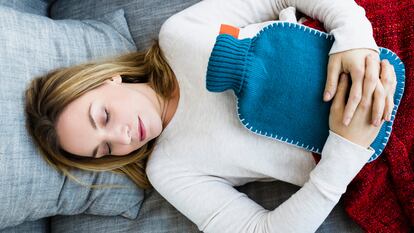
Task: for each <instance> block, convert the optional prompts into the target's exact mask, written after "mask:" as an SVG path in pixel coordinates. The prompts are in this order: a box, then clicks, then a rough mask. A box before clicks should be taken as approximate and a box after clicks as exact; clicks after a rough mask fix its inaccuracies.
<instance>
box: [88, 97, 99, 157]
mask: <svg viewBox="0 0 414 233" xmlns="http://www.w3.org/2000/svg"><path fill="white" fill-rule="evenodd" d="M91 109H92V103H91V104H90V105H89V110H88V115H89V121H90V122H91V125H92V127H93V128H94V129H95V130H96V123H95V121H94V119H93V118H92V114H91ZM98 148H99V145H98V146H97V147H95V149H93V152H92V157H93V158H96V156H97V155H98Z"/></svg>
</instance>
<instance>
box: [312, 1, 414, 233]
mask: <svg viewBox="0 0 414 233" xmlns="http://www.w3.org/2000/svg"><path fill="white" fill-rule="evenodd" d="M357 2H358V4H360V5H361V6H363V7H364V8H365V9H366V12H367V17H368V18H369V20H370V21H371V22H372V25H373V31H374V37H375V40H376V41H377V43H378V45H380V46H383V47H387V48H389V49H391V50H392V51H394V52H395V53H396V54H397V55H398V56H399V57H400V58H401V60H402V61H403V62H404V64H405V67H406V83H405V91H404V97H403V99H402V100H401V104H400V107H399V108H398V114H397V117H396V119H395V122H394V126H393V131H392V132H393V133H392V134H391V136H390V139H389V142H388V145H387V147H386V148H385V151H384V154H383V155H382V156H381V157H380V158H379V159H377V160H375V161H374V162H372V163H370V164H368V165H367V166H365V167H364V168H363V169H362V170H361V172H360V173H359V174H358V176H357V177H356V178H355V179H354V180H353V182H352V183H351V184H350V185H349V187H348V190H347V192H346V194H345V208H346V211H347V213H348V214H349V216H350V217H351V218H353V219H354V220H355V221H356V222H357V223H358V224H359V225H360V226H361V227H362V228H363V229H364V230H365V231H367V232H386V233H394V232H412V229H414V117H413V116H414V69H413V67H414V43H413V41H414V24H413V20H412V16H413V15H414V2H413V1H398V0H392V1H386V0H379V1H373V0H357ZM306 24H307V25H309V26H312V27H315V28H319V29H321V26H322V24H320V23H318V22H317V21H316V20H312V21H308V22H307V23H306Z"/></svg>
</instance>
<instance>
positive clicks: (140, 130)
mask: <svg viewBox="0 0 414 233" xmlns="http://www.w3.org/2000/svg"><path fill="white" fill-rule="evenodd" d="M138 124H139V128H138V134H139V135H138V136H139V141H141V142H142V141H144V140H145V137H146V132H145V126H144V124H143V123H142V121H141V118H139V117H138Z"/></svg>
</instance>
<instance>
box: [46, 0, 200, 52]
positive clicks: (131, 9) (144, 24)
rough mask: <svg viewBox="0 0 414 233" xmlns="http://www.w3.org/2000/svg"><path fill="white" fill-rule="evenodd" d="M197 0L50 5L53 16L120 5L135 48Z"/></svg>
mask: <svg viewBox="0 0 414 233" xmlns="http://www.w3.org/2000/svg"><path fill="white" fill-rule="evenodd" d="M199 1H200V0H168V1H165V0H111V1H96V0H83V1H79V0H56V1H55V2H54V3H53V4H52V5H51V7H50V17H51V18H53V19H90V18H94V17H98V16H101V15H103V14H105V13H108V12H112V11H113V10H115V9H121V8H122V9H124V10H125V17H126V19H127V22H128V25H129V30H130V32H131V35H132V37H133V38H134V41H135V44H136V46H137V49H138V50H142V49H145V48H147V47H148V46H149V45H150V43H151V40H152V39H154V38H157V37H158V32H159V29H160V27H161V25H162V23H163V22H164V21H165V20H166V19H167V18H168V17H170V16H171V15H173V14H174V13H176V12H178V11H181V10H183V9H185V8H187V7H189V6H191V5H193V4H194V3H197V2H199Z"/></svg>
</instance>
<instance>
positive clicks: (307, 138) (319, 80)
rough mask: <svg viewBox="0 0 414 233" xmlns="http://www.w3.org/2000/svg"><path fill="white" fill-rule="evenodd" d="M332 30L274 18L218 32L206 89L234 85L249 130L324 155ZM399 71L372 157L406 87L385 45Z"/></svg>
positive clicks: (382, 50)
mask: <svg viewBox="0 0 414 233" xmlns="http://www.w3.org/2000/svg"><path fill="white" fill-rule="evenodd" d="M333 42H334V37H333V36H332V35H330V34H327V33H324V32H321V31H318V30H315V29H312V28H310V27H307V26H304V25H300V24H295V23H289V22H275V23H274V24H271V25H269V26H267V27H265V28H264V29H262V30H261V31H260V32H259V33H258V34H257V35H256V36H255V37H253V38H247V39H241V40H239V39H237V38H235V37H233V36H231V35H228V34H220V35H218V36H217V40H216V43H215V45H214V48H213V50H212V53H211V56H210V59H209V63H208V69H207V78H206V82H207V89H208V90H209V91H212V92H223V91H225V90H228V89H232V90H233V91H234V93H235V94H236V96H237V110H238V115H239V118H240V121H241V123H242V124H243V125H244V126H245V127H246V128H247V129H249V130H250V131H252V132H254V133H256V134H259V135H263V136H266V137H269V138H273V139H276V140H279V141H282V142H286V143H289V144H292V145H295V146H298V147H301V148H304V149H306V150H309V151H312V152H315V153H318V154H320V153H321V152H322V148H323V146H324V144H325V141H326V139H327V137H328V134H329V110H330V107H331V102H328V103H326V102H323V98H322V95H323V91H324V89H325V82H326V77H327V64H328V58H329V51H330V49H331V46H332V44H333ZM380 57H381V59H388V60H389V61H390V63H391V64H392V65H393V66H394V69H395V73H396V75H397V87H396V92H395V94H394V104H395V106H394V109H393V112H392V117H391V121H390V122H384V124H383V125H382V128H381V130H380V132H379V134H378V136H377V137H376V139H375V140H374V142H373V143H372V144H371V147H372V148H373V149H374V150H375V153H374V154H373V156H372V157H371V158H370V159H369V160H368V162H371V161H373V160H374V159H376V158H377V157H378V156H379V155H380V154H381V152H382V151H383V149H384V147H385V145H386V144H387V142H388V138H389V135H390V133H391V129H392V124H393V122H394V119H395V115H396V112H397V109H398V106H399V104H400V100H401V98H402V95H403V92H404V80H405V69H404V64H403V63H402V62H401V60H400V59H399V58H398V57H397V55H396V54H395V53H393V52H392V51H390V50H388V49H386V48H380Z"/></svg>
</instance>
